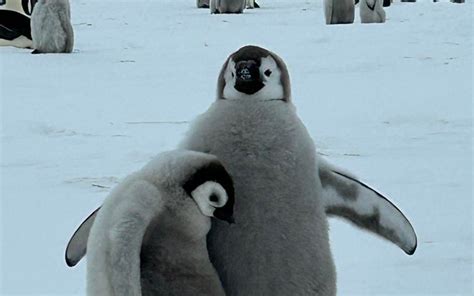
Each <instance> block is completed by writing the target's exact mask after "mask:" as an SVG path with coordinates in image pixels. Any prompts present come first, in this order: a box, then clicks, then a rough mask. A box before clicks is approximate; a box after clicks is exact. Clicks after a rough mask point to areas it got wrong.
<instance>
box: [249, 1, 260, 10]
mask: <svg viewBox="0 0 474 296" xmlns="http://www.w3.org/2000/svg"><path fill="white" fill-rule="evenodd" d="M246 8H249V9H253V8H260V5H258V3H257V2H255V0H247V4H246Z"/></svg>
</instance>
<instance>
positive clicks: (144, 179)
mask: <svg viewBox="0 0 474 296" xmlns="http://www.w3.org/2000/svg"><path fill="white" fill-rule="evenodd" d="M233 205H234V189H233V184H232V179H231V178H230V176H229V174H228V173H227V171H226V170H225V169H224V167H223V166H222V164H221V163H220V162H219V161H218V160H217V158H216V157H215V156H212V155H209V154H204V153H200V152H192V151H184V150H182V151H179V150H178V151H171V152H166V153H162V154H160V155H159V156H158V157H157V158H156V159H154V160H153V161H151V162H150V163H149V164H148V165H146V166H145V167H144V168H142V169H141V170H140V171H138V172H136V173H134V174H132V175H130V176H129V177H127V178H126V179H125V180H124V181H123V182H122V183H121V184H119V185H118V186H117V187H116V188H115V189H114V190H113V191H112V192H111V193H110V195H109V196H108V197H107V199H106V200H105V201H104V203H103V205H102V207H101V208H100V209H99V211H98V213H97V217H96V219H95V221H94V223H93V225H92V228H91V230H90V234H89V240H88V244H87V249H88V255H87V256H88V258H87V294H88V295H96V296H138V295H150V296H151V295H202V296H204V295H222V296H223V295H225V294H224V290H223V289H222V285H221V283H220V281H219V277H218V275H217V273H216V271H215V269H214V267H213V266H212V264H211V262H210V260H209V255H208V252H207V246H206V235H207V233H208V231H209V229H210V227H211V221H210V218H209V217H216V218H218V219H221V220H226V221H228V222H232V221H233V216H232V214H233ZM220 223H223V222H220ZM224 224H226V226H225V227H226V228H229V225H228V224H227V223H224Z"/></svg>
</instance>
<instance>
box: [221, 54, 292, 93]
mask: <svg viewBox="0 0 474 296" xmlns="http://www.w3.org/2000/svg"><path fill="white" fill-rule="evenodd" d="M223 75H224V88H223V92H222V96H223V99H226V100H241V99H255V100H264V101H271V100H285V99H284V97H285V92H284V86H283V85H282V79H281V75H282V73H281V70H280V68H279V67H278V64H277V62H276V61H275V59H274V58H273V57H272V56H271V55H268V56H266V57H254V58H245V57H239V58H237V59H235V57H233V58H231V59H229V62H228V63H227V67H226V69H225V71H224V73H223Z"/></svg>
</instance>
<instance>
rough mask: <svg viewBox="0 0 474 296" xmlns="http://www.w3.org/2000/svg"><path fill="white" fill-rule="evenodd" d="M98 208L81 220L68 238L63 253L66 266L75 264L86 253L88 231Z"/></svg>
mask: <svg viewBox="0 0 474 296" xmlns="http://www.w3.org/2000/svg"><path fill="white" fill-rule="evenodd" d="M99 209H100V207H99V208H97V209H96V210H95V211H94V212H92V214H90V215H89V217H87V218H86V220H84V222H82V224H81V225H80V226H79V227H78V228H77V230H76V231H75V232H74V234H73V235H72V237H71V239H70V240H69V243H68V244H67V247H66V254H65V259H66V264H67V266H69V267H73V266H76V264H77V263H79V261H81V259H82V258H83V257H84V256H85V255H86V251H87V240H88V238H89V232H90V231H91V228H92V225H93V224H94V220H95V217H96V216H97V213H98V211H99Z"/></svg>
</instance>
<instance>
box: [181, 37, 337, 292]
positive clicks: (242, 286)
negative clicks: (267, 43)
mask: <svg viewBox="0 0 474 296" xmlns="http://www.w3.org/2000/svg"><path fill="white" fill-rule="evenodd" d="M241 63H247V65H248V67H249V68H248V69H247V70H245V68H244V69H243V70H242V69H240V70H239V69H236V67H240V66H242V64H241ZM243 67H247V66H245V65H244V66H243ZM239 71H240V72H239ZM242 71H243V72H242ZM255 71H258V72H256V73H255ZM252 72H253V73H254V74H255V75H254V77H255V79H256V80H257V82H258V83H260V82H263V84H264V85H263V87H262V86H261V85H259V84H258V83H256V84H255V85H256V86H255V87H256V88H258V87H262V88H261V89H260V90H259V91H257V92H255V93H253V94H246V93H242V92H240V91H234V90H233V89H234V79H238V77H239V76H240V75H244V76H243V78H244V79H246V78H248V77H247V76H245V75H246V73H247V74H248V73H252ZM270 72H271V73H270ZM230 73H232V74H230ZM267 74H268V75H267ZM250 75H253V74H250ZM272 76H273V77H272ZM236 77H237V78H236ZM260 77H261V79H262V81H258V80H259V79H260ZM250 79H251V80H252V79H253V78H250ZM272 79H273V80H272ZM236 83H238V82H236ZM249 83H254V82H249ZM274 87H276V88H279V90H278V91H274V90H271V89H268V88H274ZM239 88H240V87H239ZM252 88H253V86H250V87H247V86H245V85H243V86H242V89H243V90H244V91H246V92H248V93H251V92H253V91H254V90H252ZM226 94H227V95H226ZM181 147H184V148H186V149H190V150H196V151H208V152H209V153H212V154H215V155H216V156H218V158H219V159H220V160H221V161H222V163H223V164H224V166H226V168H227V169H228V170H229V172H230V174H231V175H232V178H233V180H234V184H235V190H236V198H237V203H236V207H235V219H236V221H237V223H236V224H235V226H233V227H232V228H231V229H229V228H224V227H222V225H219V224H217V223H215V224H214V223H213V226H212V228H211V231H210V232H209V235H208V249H209V254H210V257H211V261H212V262H213V264H214V266H215V267H216V269H217V271H218V273H219V276H220V278H221V281H222V284H223V286H224V289H225V290H226V293H227V295H335V293H336V274H335V269H334V264H333V259H332V255H331V251H330V247H329V240H328V224H327V220H326V215H325V213H324V204H323V201H322V199H321V191H322V185H321V183H320V179H319V176H318V175H317V174H316V173H315V172H316V166H315V165H316V154H315V151H316V150H315V147H314V144H313V141H312V140H311V137H310V136H309V135H308V133H307V130H306V128H305V127H304V125H303V123H302V122H301V121H300V119H299V118H298V116H297V114H296V111H295V107H294V106H293V104H292V103H291V99H290V85H289V78H288V71H287V69H286V66H285V64H284V63H283V61H282V60H281V59H280V58H279V57H277V56H276V55H275V54H273V53H271V52H269V51H267V50H265V49H262V48H259V47H254V46H246V47H243V48H241V49H240V50H238V51H237V52H235V53H234V54H232V55H231V56H230V57H229V59H228V60H227V61H226V63H225V64H224V66H223V68H222V71H221V74H220V76H219V80H218V99H217V101H216V102H214V104H213V105H212V106H211V107H210V108H209V109H208V110H207V111H206V112H205V113H204V114H203V115H201V116H200V117H199V118H198V119H197V120H196V121H195V123H194V124H193V127H192V128H191V130H190V131H189V133H188V137H187V138H186V139H185V141H184V142H183V143H182V144H181Z"/></svg>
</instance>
